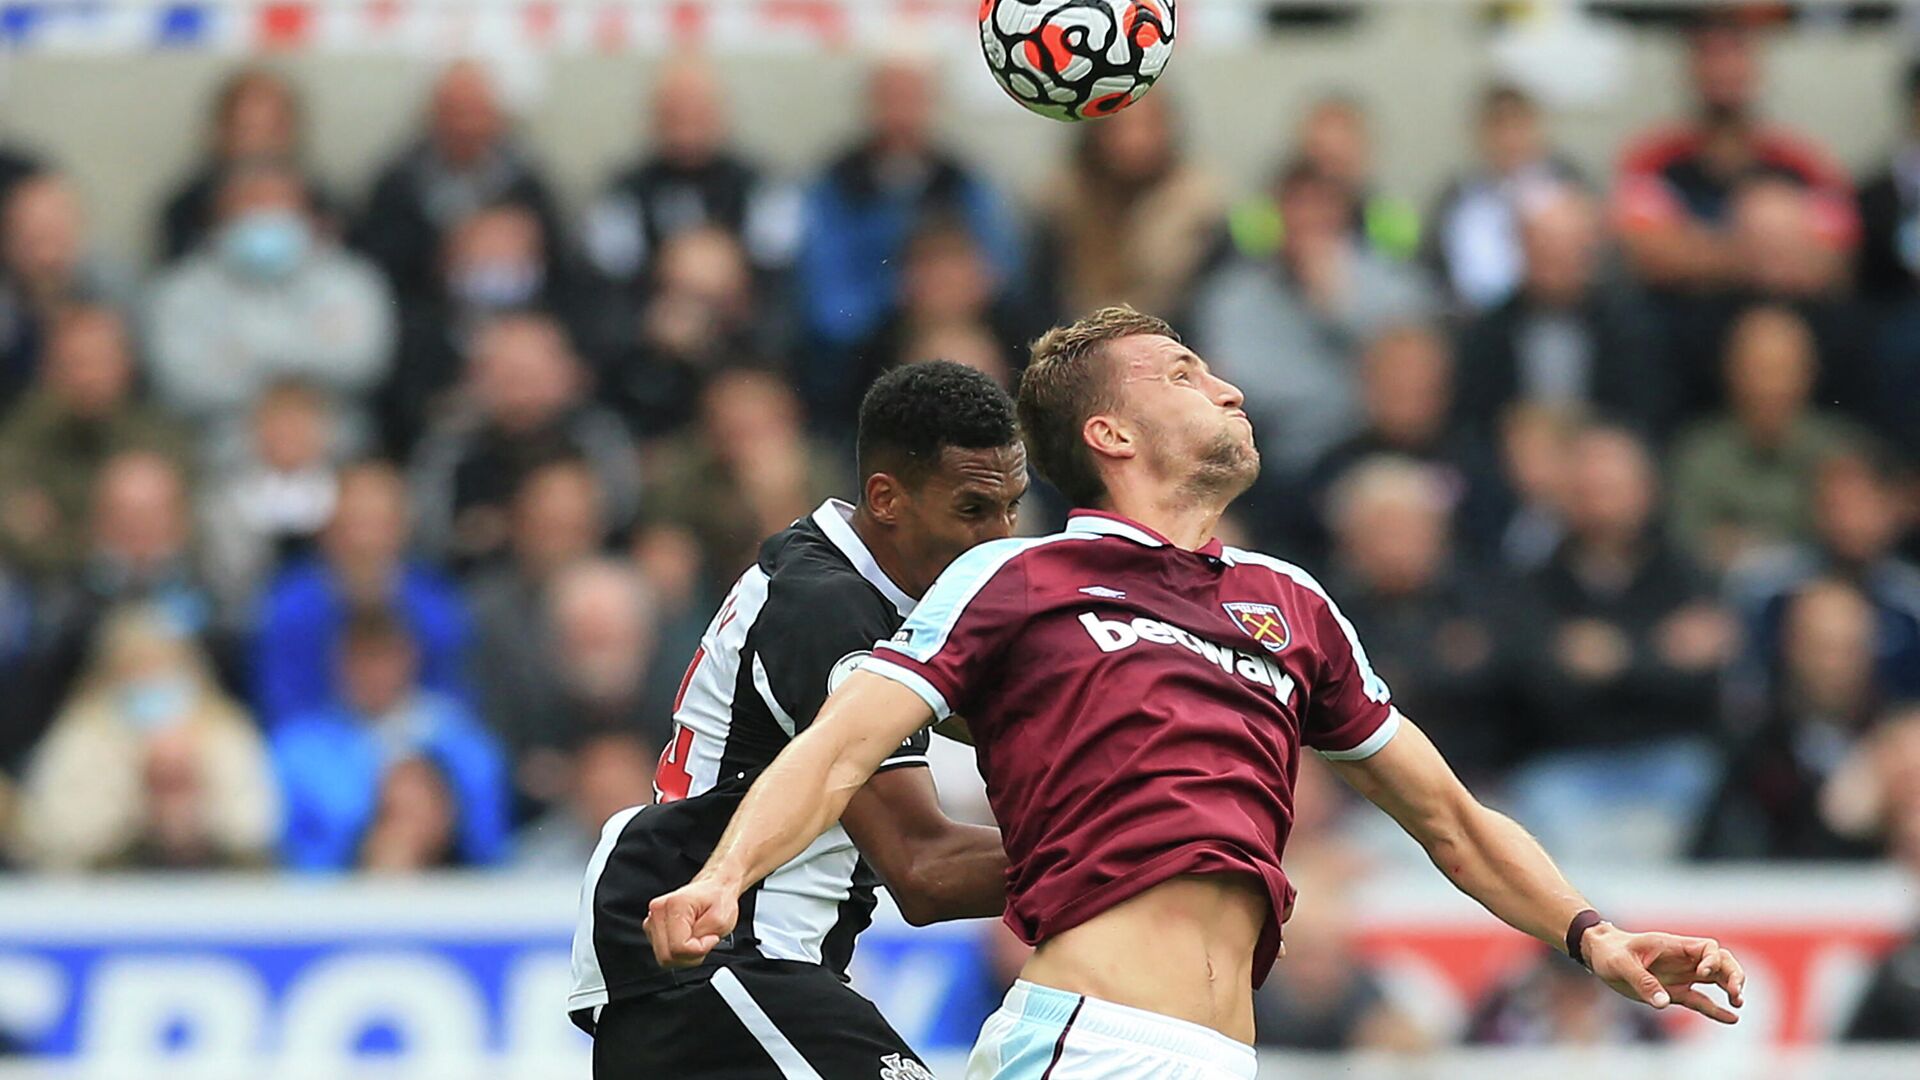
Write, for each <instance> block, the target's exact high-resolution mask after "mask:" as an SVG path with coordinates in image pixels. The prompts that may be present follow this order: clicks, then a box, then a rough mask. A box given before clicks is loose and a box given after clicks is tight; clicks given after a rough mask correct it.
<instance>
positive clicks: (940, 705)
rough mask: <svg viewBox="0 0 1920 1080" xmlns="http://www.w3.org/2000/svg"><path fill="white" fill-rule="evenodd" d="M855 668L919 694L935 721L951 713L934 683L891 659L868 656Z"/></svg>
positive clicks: (883, 643)
mask: <svg viewBox="0 0 1920 1080" xmlns="http://www.w3.org/2000/svg"><path fill="white" fill-rule="evenodd" d="M880 647H881V648H890V647H891V646H890V645H889V644H888V643H886V642H882V643H881V646H880ZM857 670H859V671H867V672H872V673H873V674H875V675H878V676H881V677H882V678H886V679H892V680H893V681H894V682H897V683H899V684H900V685H901V686H904V687H906V688H907V689H909V690H911V691H913V692H914V693H915V694H917V695H919V697H920V700H921V701H924V702H926V703H927V707H928V708H930V709H932V710H933V718H934V720H935V722H938V721H941V720H945V719H946V718H947V717H949V716H952V715H953V709H952V708H951V707H949V706H948V705H947V698H946V695H945V694H942V693H941V692H940V691H939V690H938V689H935V687H934V685H933V684H932V683H930V682H928V681H927V680H926V679H925V678H923V677H921V675H920V674H919V673H918V672H913V671H908V670H907V669H906V668H903V667H901V666H900V665H899V664H896V663H894V662H893V661H891V660H882V659H881V658H880V657H879V656H877V655H875V656H869V657H867V658H866V659H865V660H862V661H860V667H859V668H858V669H857Z"/></svg>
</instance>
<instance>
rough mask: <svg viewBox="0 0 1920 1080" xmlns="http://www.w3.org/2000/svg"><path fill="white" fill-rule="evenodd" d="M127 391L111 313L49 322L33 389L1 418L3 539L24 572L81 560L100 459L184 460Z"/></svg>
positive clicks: (128, 358) (176, 438) (164, 421)
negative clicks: (146, 455) (129, 455)
mask: <svg viewBox="0 0 1920 1080" xmlns="http://www.w3.org/2000/svg"><path fill="white" fill-rule="evenodd" d="M133 389H134V361H133V343H132V342H131V341H129V340H128V337H127V328H126V325H125V324H124V323H123V322H122V321H121V319H120V316H119V315H118V314H117V313H115V312H114V311H113V309H112V308H107V307H89V306H77V307H70V308H66V309H64V310H62V311H61V312H60V313H59V314H58V315H56V316H55V317H54V319H53V321H52V323H51V325H49V327H48V329H47V355H46V359H45V361H44V362H43V364H42V365H41V368H40V371H39V373H38V376H37V378H36V379H35V385H34V387H33V388H32V389H30V390H28V392H27V393H26V395H25V396H24V397H22V398H21V399H20V401H19V402H18V403H17V404H16V405H14V407H13V408H12V409H10V410H8V411H7V413H6V415H5V419H4V420H0V536H3V537H4V542H5V550H6V552H7V554H8V555H9V556H10V557H11V558H13V559H16V560H18V561H19V563H20V564H21V565H22V566H23V567H25V568H28V569H31V570H33V571H35V572H37V573H40V574H43V575H44V574H57V573H60V572H62V571H64V570H68V569H71V568H72V567H73V566H74V565H75V564H77V563H78V562H79V561H80V560H81V558H82V557H83V556H84V554H85V550H86V530H87V520H86V519H87V504H88V501H89V499H91V497H92V495H93V488H94V481H95V480H96V478H97V477H98V476H99V474H100V469H101V467H102V466H103V465H104V464H105V463H106V462H107V461H109V460H111V459H112V458H114V457H116V456H118V455H119V454H122V453H126V452H128V451H132V450H152V451H155V452H158V453H161V454H164V455H166V456H168V457H170V458H173V459H174V460H176V461H180V462H184V461H185V460H186V458H187V456H188V454H187V451H188V445H189V444H188V440H187V435H186V433H185V432H184V431H182V430H181V428H180V427H179V426H178V425H177V424H175V423H174V422H173V420H172V419H171V418H170V417H169V416H167V415H166V414H165V413H162V412H160V411H159V410H158V409H155V408H152V407H150V406H148V405H145V404H142V403H140V402H137V401H135V400H133Z"/></svg>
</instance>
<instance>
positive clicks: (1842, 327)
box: [1661, 176, 1897, 420]
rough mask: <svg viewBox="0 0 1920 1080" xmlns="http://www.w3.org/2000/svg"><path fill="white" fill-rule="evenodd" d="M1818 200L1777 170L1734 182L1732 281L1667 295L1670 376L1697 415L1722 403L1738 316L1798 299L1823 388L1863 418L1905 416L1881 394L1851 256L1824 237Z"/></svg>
mask: <svg viewBox="0 0 1920 1080" xmlns="http://www.w3.org/2000/svg"><path fill="white" fill-rule="evenodd" d="M1816 215H1817V200H1816V199H1815V198H1814V197H1813V196H1811V195H1809V194H1808V193H1807V192H1806V190H1805V189H1803V188H1801V187H1799V186H1797V185H1795V184H1793V183H1792V182H1790V181H1787V180H1783V179H1781V178H1779V177H1775V176H1757V177H1754V178H1751V179H1748V180H1745V181H1742V182H1741V183H1740V185H1739V186H1738V187H1737V188H1736V189H1735V191H1734V193H1733V197H1732V204H1731V206H1730V209H1729V223H1728V233H1729V236H1728V240H1729V242H1730V243H1731V244H1732V245H1733V246H1734V248H1735V250H1736V251H1737V253H1738V257H1739V259H1740V265H1739V271H1738V274H1737V276H1736V277H1735V278H1734V279H1733V280H1731V281H1730V282H1729V283H1728V285H1727V287H1726V288H1724V289H1722V290H1720V291H1718V292H1715V293H1713V294H1710V295H1706V296H1697V297H1685V298H1682V297H1675V296H1667V297H1665V298H1663V299H1662V300H1661V306H1662V309H1663V319H1664V321H1665V323H1666V326H1667V330H1666V335H1667V338H1668V348H1667V350H1666V356H1667V358H1668V361H1669V365H1668V366H1669V368H1670V372H1669V375H1668V379H1669V382H1670V383H1671V385H1672V387H1673V389H1674V392H1675V393H1676V395H1677V400H1678V404H1679V406H1680V409H1681V410H1682V412H1683V413H1684V414H1686V415H1688V416H1697V415H1699V414H1701V413H1703V412H1706V411H1708V410H1711V409H1714V408H1718V407H1721V406H1722V405H1724V401H1723V399H1722V397H1721V393H1720V391H1721V389H1722V383H1721V380H1720V373H1719V367H1718V364H1717V363H1716V361H1717V359H1718V358H1719V357H1720V356H1722V355H1723V352H1724V348H1725V343H1726V341H1727V338H1728V335H1729V333H1730V332H1731V328H1732V326H1733V324H1734V323H1735V322H1736V321H1738V319H1739V317H1740V316H1741V315H1742V314H1743V313H1744V312H1745V311H1747V310H1748V309H1749V308H1751V307H1753V306H1755V305H1761V304H1775V305H1780V306H1784V307H1790V308H1792V309H1793V310H1794V311H1795V312H1796V313H1798V314H1799V315H1800V317H1801V318H1802V319H1804V320H1805V321H1806V323H1807V326H1808V327H1809V328H1810V329H1811V330H1812V332H1813V339H1814V342H1815V345H1816V346H1817V348H1818V353H1819V362H1820V363H1819V371H1820V380H1819V383H1818V384H1817V386H1816V393H1817V396H1818V397H1819V398H1820V399H1821V400H1823V401H1828V402H1832V403H1834V404H1836V405H1839V406H1840V407H1841V408H1843V409H1846V410H1847V411H1849V412H1851V413H1853V414H1855V415H1857V416H1861V417H1863V418H1868V419H1875V420H1879V419H1881V418H1883V417H1890V416H1892V415H1897V413H1896V412H1895V411H1894V410H1891V409H1889V408H1888V406H1887V404H1886V403H1885V402H1881V401H1876V400H1874V398H1875V383H1876V381H1877V373H1876V372H1875V371H1874V369H1873V354H1872V340H1871V334H1870V332H1869V328H1868V326H1867V325H1866V323H1865V321H1864V318H1863V316H1864V311H1863V309H1862V308H1861V306H1860V305H1859V304H1858V303H1857V302H1855V301H1854V300H1852V299H1851V298H1850V297H1849V296H1848V295H1847V291H1846V289H1847V282H1846V265H1845V264H1844V263H1843V262H1842V261H1841V260H1840V258H1839V257H1838V255H1837V253H1836V252H1834V251H1833V250H1832V249H1831V248H1830V247H1827V246H1824V245H1823V244H1822V243H1821V241H1820V239H1819V235H1818V233H1819V222H1818V218H1817V216H1816Z"/></svg>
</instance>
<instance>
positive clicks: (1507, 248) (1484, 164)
mask: <svg viewBox="0 0 1920 1080" xmlns="http://www.w3.org/2000/svg"><path fill="white" fill-rule="evenodd" d="M1477 134H1478V136H1479V137H1478V141H1477V144H1476V146H1477V149H1478V150H1479V152H1480V160H1479V162H1478V163H1477V164H1476V165H1474V166H1473V167H1472V168H1471V169H1470V170H1469V171H1467V172H1466V173H1463V174H1461V175H1460V176H1457V177H1455V178H1454V179H1453V180H1451V181H1450V182H1448V184H1447V186H1446V188H1445V189H1444V190H1443V191H1442V192H1441V194H1440V199H1439V202H1438V203H1437V204H1436V205H1435V207H1434V211H1433V215H1432V217H1431V218H1430V225H1429V227H1428V229H1427V231H1426V235H1425V237H1424V238H1423V241H1424V248H1425V250H1424V260H1423V261H1425V262H1426V264H1427V265H1428V267H1430V268H1431V269H1432V271H1433V273H1434V275H1435V277H1436V278H1437V279H1438V280H1439V281H1440V283H1441V284H1442V285H1443V286H1444V287H1445V289H1446V291H1447V294H1448V296H1449V298H1450V299H1451V300H1452V301H1453V303H1454V305H1455V306H1456V307H1457V308H1459V309H1460V310H1462V311H1464V312H1467V313H1477V312H1481V311H1485V310H1487V309H1488V308H1491V307H1494V306H1496V305H1498V304H1499V303H1501V302H1502V301H1504V300H1505V299H1506V298H1507V297H1508V296H1509V295H1511V294H1512V293H1513V291H1514V290H1515V289H1517V288H1519V287H1520V281H1521V277H1522V274H1523V272H1524V270H1525V268H1526V261H1527V258H1526V252H1525V251H1524V250H1523V249H1522V246H1521V242H1520V211H1521V208H1522V207H1524V206H1527V205H1529V204H1530V203H1532V202H1534V201H1535V200H1539V199H1544V198H1553V197H1555V196H1557V195H1559V194H1560V193H1561V192H1562V191H1564V190H1566V189H1570V188H1582V187H1584V186H1585V181H1584V178H1583V176H1582V174H1581V172H1580V169H1579V167H1578V166H1576V165H1574V164H1573V163H1572V161H1570V160H1569V159H1568V158H1566V157H1565V156H1564V155H1562V154H1560V153H1558V152H1557V151H1555V150H1554V148H1553V147H1552V146H1551V145H1550V144H1548V142H1547V140H1546V136H1545V133H1544V132H1542V131H1541V124H1540V109H1539V106H1538V105H1536V104H1535V103H1534V100H1533V99H1532V98H1531V97H1528V96H1527V92H1526V91H1524V90H1522V89H1520V88H1519V87H1518V86H1514V85H1512V84H1510V83H1498V84H1495V85H1493V86H1490V87H1488V88H1487V90H1486V92H1485V93H1483V94H1482V95H1481V98H1480V113H1479V129H1478V132H1477Z"/></svg>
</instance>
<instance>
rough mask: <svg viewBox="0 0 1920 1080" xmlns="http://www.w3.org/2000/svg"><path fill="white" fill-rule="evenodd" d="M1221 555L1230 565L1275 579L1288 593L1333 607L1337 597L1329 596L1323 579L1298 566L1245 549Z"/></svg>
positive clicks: (1263, 553) (1276, 583)
mask: <svg viewBox="0 0 1920 1080" xmlns="http://www.w3.org/2000/svg"><path fill="white" fill-rule="evenodd" d="M1221 554H1222V555H1223V556H1224V557H1225V558H1226V560H1227V562H1228V563H1230V564H1232V565H1234V566H1236V567H1240V568H1242V569H1244V570H1246V571H1248V572H1251V573H1255V574H1261V575H1264V576H1267V577H1269V578H1271V580H1272V582H1273V584H1274V585H1275V586H1276V587H1277V588H1279V589H1282V590H1284V591H1288V592H1300V593H1304V594H1306V595H1308V596H1311V597H1313V598H1314V599H1316V600H1318V601H1319V602H1320V603H1323V604H1325V605H1326V606H1327V607H1333V606H1334V603H1333V597H1332V595H1331V594H1329V593H1328V592H1327V589H1326V586H1324V585H1322V584H1320V579H1319V578H1316V577H1314V576H1313V574H1311V573H1310V572H1308V570H1307V569H1306V568H1305V567H1303V566H1301V565H1300V564H1298V563H1291V562H1288V561H1287V560H1285V559H1279V558H1275V557H1274V556H1272V555H1268V554H1266V553H1265V552H1260V551H1248V550H1247V549H1245V548H1237V547H1226V548H1222V549H1221Z"/></svg>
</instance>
